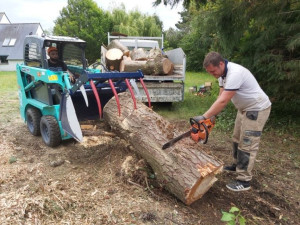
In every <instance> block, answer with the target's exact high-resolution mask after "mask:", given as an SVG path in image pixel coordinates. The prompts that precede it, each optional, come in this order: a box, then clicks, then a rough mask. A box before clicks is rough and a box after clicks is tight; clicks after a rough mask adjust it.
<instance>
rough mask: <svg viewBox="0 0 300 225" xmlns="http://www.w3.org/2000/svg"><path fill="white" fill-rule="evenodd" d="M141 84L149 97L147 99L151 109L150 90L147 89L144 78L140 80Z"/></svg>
mask: <svg viewBox="0 0 300 225" xmlns="http://www.w3.org/2000/svg"><path fill="white" fill-rule="evenodd" d="M140 82H141V85H142V86H143V88H144V91H145V93H146V96H147V99H148V106H149V108H151V100H150V96H149V92H148V90H147V88H146V85H145V83H144V81H143V79H142V78H140Z"/></svg>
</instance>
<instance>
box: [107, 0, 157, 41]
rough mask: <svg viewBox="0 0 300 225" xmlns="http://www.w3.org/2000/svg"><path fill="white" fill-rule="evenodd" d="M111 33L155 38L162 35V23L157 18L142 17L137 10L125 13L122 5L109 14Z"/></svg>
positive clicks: (154, 16)
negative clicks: (111, 24) (111, 23)
mask: <svg viewBox="0 0 300 225" xmlns="http://www.w3.org/2000/svg"><path fill="white" fill-rule="evenodd" d="M111 18H112V22H113V29H112V30H113V31H115V32H120V33H124V34H127V35H129V36H149V37H156V36H161V34H162V22H161V21H160V19H159V18H158V16H156V15H153V16H148V15H144V14H142V13H141V12H139V11H138V10H136V9H135V10H132V11H130V12H129V13H126V9H125V6H124V4H121V6H120V7H118V8H114V9H113V10H112V13H111Z"/></svg>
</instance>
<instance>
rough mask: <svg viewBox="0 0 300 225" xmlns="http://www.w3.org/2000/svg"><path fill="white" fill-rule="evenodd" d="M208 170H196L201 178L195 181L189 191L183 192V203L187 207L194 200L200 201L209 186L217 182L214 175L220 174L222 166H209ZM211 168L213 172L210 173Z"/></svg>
mask: <svg viewBox="0 0 300 225" xmlns="http://www.w3.org/2000/svg"><path fill="white" fill-rule="evenodd" d="M208 168H209V169H207V168H201V169H198V170H199V172H200V174H201V177H200V178H199V179H198V180H197V182H196V183H195V184H194V185H193V186H192V188H191V189H186V190H185V193H186V197H185V203H186V204H187V205H190V204H192V203H193V202H195V201H196V200H198V199H200V198H201V197H202V196H203V195H204V194H205V193H206V192H207V191H208V190H209V189H210V188H211V186H212V185H213V184H214V183H215V182H216V181H217V180H218V179H217V178H216V177H215V175H216V174H218V173H220V172H222V170H223V165H221V166H219V167H214V166H213V165H211V164H209V167H208ZM211 168H214V170H213V171H211Z"/></svg>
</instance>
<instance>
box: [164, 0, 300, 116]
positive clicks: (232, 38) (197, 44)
mask: <svg viewBox="0 0 300 225" xmlns="http://www.w3.org/2000/svg"><path fill="white" fill-rule="evenodd" d="M167 2H168V1H167ZM171 2H172V3H174V2H178V1H171ZM195 2H198V1H190V4H189V7H188V8H187V11H188V15H189V20H186V21H185V24H184V22H183V23H182V24H181V26H183V25H184V26H183V28H184V29H182V30H181V27H180V26H178V28H179V30H180V31H182V32H183V33H185V34H186V33H187V34H188V35H184V36H183V38H182V39H181V41H180V46H181V47H182V48H183V49H184V51H185V53H186V55H187V69H188V70H202V69H203V68H202V62H203V59H204V57H205V55H206V53H207V52H209V51H212V50H214V51H219V52H220V53H221V54H222V55H223V56H224V57H225V58H227V59H229V60H231V61H234V62H237V63H240V64H242V65H243V66H245V67H247V68H248V69H249V70H250V71H251V72H252V73H253V74H254V75H255V77H256V79H257V80H258V82H259V83H260V85H261V86H262V88H263V89H264V90H265V91H266V92H267V94H268V95H269V96H270V99H271V100H272V102H273V107H272V114H274V112H275V113H276V114H277V115H282V113H283V112H284V113H285V114H288V115H290V116H295V115H298V114H299V113H300V89H299V88H298V87H299V84H300V76H299V74H300V2H299V1H294V0H265V1H259V0H254V1H247V0H242V1H241V0H226V1H222V0H215V1H207V3H205V4H200V5H199V4H198V5H197V4H195ZM200 2H201V3H204V1H200ZM183 18H184V17H183ZM187 27H189V29H187Z"/></svg>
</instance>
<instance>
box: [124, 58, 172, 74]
mask: <svg viewBox="0 0 300 225" xmlns="http://www.w3.org/2000/svg"><path fill="white" fill-rule="evenodd" d="M139 69H140V70H142V72H143V74H145V75H170V74H173V71H174V64H173V63H172V62H171V61H170V60H169V59H167V58H164V57H156V58H155V59H149V60H147V61H133V60H128V59H123V60H122V61H121V63H120V71H121V72H136V71H137V70H139Z"/></svg>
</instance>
